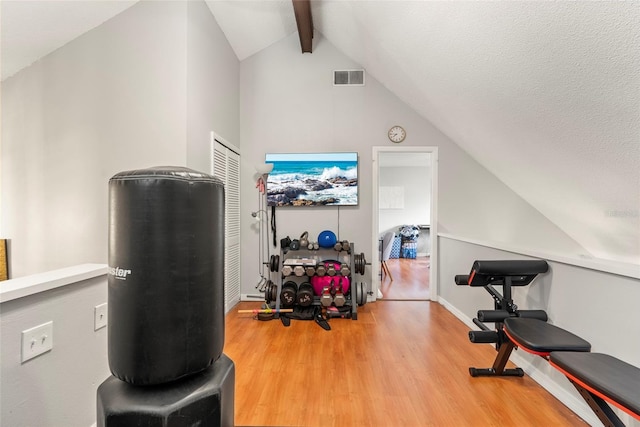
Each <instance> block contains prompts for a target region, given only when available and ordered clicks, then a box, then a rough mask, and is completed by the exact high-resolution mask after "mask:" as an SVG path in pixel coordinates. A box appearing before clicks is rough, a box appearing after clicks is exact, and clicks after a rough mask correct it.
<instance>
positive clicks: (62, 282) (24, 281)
mask: <svg viewBox="0 0 640 427" xmlns="http://www.w3.org/2000/svg"><path fill="white" fill-rule="evenodd" d="M106 274H107V266H106V265H105V264H81V265H76V266H73V267H67V268H61V269H59V270H53V271H48V272H46V273H40V274H33V275H31V276H25V277H19V278H16V279H10V280H6V281H4V282H2V283H1V285H2V286H0V303H4V302H7V301H11V300H14V299H18V298H23V297H27V296H29V295H34V294H37V293H40V292H45V291H48V290H51V289H55V288H60V287H62V286H66V285H70V284H72V283H76V282H81V281H83V280H88V279H93V278H94V277H98V276H104V275H106Z"/></svg>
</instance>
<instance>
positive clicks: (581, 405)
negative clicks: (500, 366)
mask: <svg viewBox="0 0 640 427" xmlns="http://www.w3.org/2000/svg"><path fill="white" fill-rule="evenodd" d="M438 302H439V303H440V304H441V305H442V306H443V307H444V308H446V309H447V310H448V311H449V312H451V314H453V315H454V316H455V317H457V318H458V320H460V321H461V322H462V323H464V324H465V325H467V327H469V328H470V329H477V327H476V326H475V325H474V323H473V321H472V320H471V319H470V318H469V317H468V316H466V315H465V314H464V313H463V312H461V311H460V310H458V309H457V308H456V307H454V306H453V305H451V303H449V302H448V301H446V300H445V299H443V298H442V297H440V298H439V301H438ZM474 345H476V344H474ZM489 345H491V346H493V344H489ZM509 360H510V361H511V362H513V363H514V364H515V365H516V366H519V367H521V368H522V370H523V371H524V372H525V373H526V374H527V375H529V377H531V379H532V380H534V381H535V382H537V383H538V384H539V385H540V386H541V387H542V388H544V389H545V390H547V391H548V392H549V393H551V394H552V395H553V396H554V397H555V398H556V399H558V400H559V401H560V402H562V403H563V404H564V405H565V406H566V407H567V408H569V409H570V410H572V411H573V412H574V413H575V414H576V415H577V416H579V417H580V418H582V419H583V420H584V421H586V422H587V423H589V424H590V425H592V426H598V425H602V423H601V422H600V420H599V419H598V417H596V415H595V414H594V413H593V411H592V410H591V408H589V406H588V405H587V404H586V402H584V401H583V400H581V399H578V398H576V397H575V396H574V395H572V394H571V393H569V392H568V391H567V390H566V389H564V388H562V387H560V386H559V385H558V383H556V382H555V381H553V380H552V379H551V377H549V376H548V375H547V374H545V373H544V372H542V371H541V370H539V369H537V368H536V367H535V366H533V364H531V363H530V362H529V361H528V360H526V359H525V358H524V357H522V356H520V355H519V354H517V353H515V352H514V353H511V356H510V357H509Z"/></svg>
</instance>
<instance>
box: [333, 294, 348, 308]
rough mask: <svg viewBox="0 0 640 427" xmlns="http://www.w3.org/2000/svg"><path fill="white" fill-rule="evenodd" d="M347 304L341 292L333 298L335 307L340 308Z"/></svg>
mask: <svg viewBox="0 0 640 427" xmlns="http://www.w3.org/2000/svg"><path fill="white" fill-rule="evenodd" d="M346 302H347V299H346V298H345V297H344V294H343V293H342V290H339V291H337V292H336V296H334V297H333V303H334V304H335V305H336V307H342V306H343V305H344V304H345V303H346Z"/></svg>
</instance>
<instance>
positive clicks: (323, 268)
mask: <svg viewBox="0 0 640 427" xmlns="http://www.w3.org/2000/svg"><path fill="white" fill-rule="evenodd" d="M316 274H317V275H318V276H320V277H322V276H324V275H325V274H327V267H326V266H325V265H324V264H320V265H319V266H317V267H316Z"/></svg>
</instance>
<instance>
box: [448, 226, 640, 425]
mask: <svg viewBox="0 0 640 427" xmlns="http://www.w3.org/2000/svg"><path fill="white" fill-rule="evenodd" d="M438 245H439V250H440V257H439V260H440V262H439V267H438V271H439V276H440V278H439V280H440V288H439V289H440V297H441V299H443V300H444V302H445V305H448V306H450V308H451V306H452V307H453V311H454V313H456V314H457V315H458V316H459V317H460V318H461V319H462V320H463V321H466V323H467V324H470V319H472V318H474V317H475V316H476V312H477V311H478V310H480V309H493V299H492V298H491V296H490V295H489V294H488V293H487V292H486V291H485V290H484V288H472V287H468V286H456V285H455V284H454V276H455V275H456V274H468V273H469V271H470V270H471V265H472V264H473V262H474V261H475V260H482V259H489V260H491V259H531V258H532V257H530V256H527V255H521V254H518V253H513V252H508V251H504V250H499V249H494V248H490V247H484V246H481V245H477V244H472V243H466V242H462V241H458V240H454V239H450V238H444V237H439V238H438ZM549 266H550V269H549V272H548V273H545V274H541V275H540V276H538V278H536V280H535V281H534V282H533V283H531V284H530V285H529V286H526V287H517V288H514V292H513V299H514V302H515V303H516V304H517V305H518V307H519V308H520V309H542V310H545V311H546V312H547V314H548V315H549V322H550V323H553V324H555V325H557V326H559V327H561V328H563V329H566V330H568V331H571V332H573V333H574V334H576V335H578V336H580V337H582V338H584V339H585V340H587V341H589V342H590V343H591V345H592V351H593V352H599V353H607V354H610V355H612V356H615V357H617V358H619V359H622V360H624V361H626V362H627V363H630V364H632V365H635V366H640V340H638V337H640V312H639V311H638V309H637V303H638V301H640V280H638V279H635V278H631V277H626V276H621V275H617V274H611V273H606V272H603V271H598V270H593V269H589V268H584V267H577V266H573V265H569V264H564V263H561V262H557V261H549ZM498 290H499V291H500V290H501V288H500V287H498ZM471 326H472V327H473V328H474V329H476V328H475V326H473V325H471ZM488 326H490V327H491V326H492V325H491V324H489V325H488ZM469 345H477V344H471V343H469ZM518 355H519V358H520V359H521V360H523V361H524V362H525V364H526V365H525V366H523V368H525V371H526V372H527V373H528V374H529V375H531V376H532V377H534V379H536V380H537V381H538V382H541V383H543V385H545V387H547V388H548V389H549V390H550V391H551V392H552V393H554V394H555V395H556V397H558V398H560V399H561V400H563V399H564V400H563V402H564V403H565V404H567V405H569V404H570V403H571V401H569V402H567V401H566V397H567V396H569V398H573V399H574V400H575V402H578V403H579V404H580V405H583V404H582V400H581V398H580V397H579V395H578V394H577V392H576V391H575V389H574V388H573V386H572V385H571V384H570V383H569V382H568V381H567V380H566V379H565V377H564V376H563V375H561V374H559V373H558V372H557V371H556V370H555V369H553V368H551V367H550V365H549V364H548V363H547V362H546V361H544V360H543V359H541V358H539V357H537V356H533V355H530V354H528V353H525V352H518ZM484 363H485V364H487V366H484V365H483V362H482V361H478V365H476V367H489V366H490V363H489V362H484ZM584 405H586V404H584ZM584 405H583V407H582V409H584V410H585V411H586V414H587V415H590V416H592V414H591V412H590V410H589V409H588V408H586V409H585V408H584ZM570 407H571V406H570ZM572 409H573V410H574V411H575V410H576V408H575V407H572ZM579 409H580V408H578V410H579ZM580 415H582V414H580Z"/></svg>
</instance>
